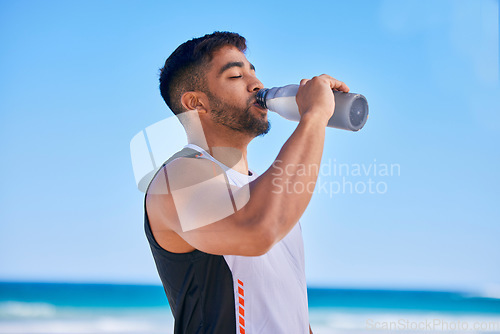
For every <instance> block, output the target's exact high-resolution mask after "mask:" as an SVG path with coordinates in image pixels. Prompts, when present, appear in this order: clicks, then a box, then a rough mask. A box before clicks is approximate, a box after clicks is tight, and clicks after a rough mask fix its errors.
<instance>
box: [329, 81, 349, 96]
mask: <svg viewBox="0 0 500 334" xmlns="http://www.w3.org/2000/svg"><path fill="white" fill-rule="evenodd" d="M332 88H333V89H335V90H340V91H342V92H344V93H348V92H349V87H347V85H346V84H345V83H344V82H342V81H338V80H335V82H334V84H333V87H332Z"/></svg>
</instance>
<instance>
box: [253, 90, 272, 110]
mask: <svg viewBox="0 0 500 334" xmlns="http://www.w3.org/2000/svg"><path fill="white" fill-rule="evenodd" d="M268 91H269V89H268V88H262V89H261V90H259V91H258V92H257V95H256V96H255V98H256V99H257V103H258V104H259V106H261V107H262V108H264V109H267V105H266V97H267V92H268Z"/></svg>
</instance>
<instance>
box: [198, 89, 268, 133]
mask: <svg viewBox="0 0 500 334" xmlns="http://www.w3.org/2000/svg"><path fill="white" fill-rule="evenodd" d="M206 94H207V96H208V98H209V99H210V104H211V106H212V108H211V113H210V115H211V118H212V120H213V121H214V122H215V123H218V124H221V125H224V126H226V127H228V128H230V129H232V130H234V131H237V132H243V133H246V134H249V135H252V136H254V137H257V136H263V135H265V134H266V133H268V132H269V130H270V129H271V123H270V122H269V121H268V120H266V117H265V115H254V114H253V113H252V112H250V108H251V107H252V106H253V103H254V102H255V97H253V98H251V99H249V100H248V101H247V105H248V107H247V108H245V109H243V110H242V108H241V107H237V106H234V105H231V104H229V103H225V102H223V101H222V100H221V99H219V98H218V97H216V96H215V95H213V94H212V93H210V92H206Z"/></svg>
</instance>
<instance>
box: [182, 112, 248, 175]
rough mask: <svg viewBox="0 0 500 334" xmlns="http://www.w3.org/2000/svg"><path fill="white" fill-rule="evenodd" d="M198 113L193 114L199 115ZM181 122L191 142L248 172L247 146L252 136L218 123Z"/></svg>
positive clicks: (228, 163) (236, 167)
mask: <svg viewBox="0 0 500 334" xmlns="http://www.w3.org/2000/svg"><path fill="white" fill-rule="evenodd" d="M196 114H197V113H196ZM196 114H193V115H194V116H197V115H196ZM193 115H192V116H193ZM181 123H183V125H184V128H185V130H186V134H187V139H188V143H189V144H194V145H197V146H199V147H201V148H203V149H204V150H206V151H207V152H208V153H210V155H211V156H212V157H214V158H215V159H216V160H218V161H220V162H221V163H223V164H224V165H226V166H228V167H230V168H232V169H234V170H236V171H237V172H240V173H242V174H245V175H246V174H248V160H247V147H248V144H249V143H250V141H252V139H253V137H252V136H250V135H248V134H247V133H243V132H239V131H235V130H233V129H230V128H228V127H227V126H224V125H221V124H216V123H208V122H203V125H202V123H201V122H199V123H198V122H195V124H193V122H189V126H187V125H188V124H187V122H183V121H181ZM193 125H196V126H193Z"/></svg>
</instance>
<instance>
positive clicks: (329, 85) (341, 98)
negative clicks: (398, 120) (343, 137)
mask: <svg viewBox="0 0 500 334" xmlns="http://www.w3.org/2000/svg"><path fill="white" fill-rule="evenodd" d="M299 90H300V93H299ZM332 92H333V94H332ZM348 92H349V87H347V85H346V84H345V83H343V82H342V81H339V80H336V79H334V78H332V77H330V76H328V75H325V74H323V75H320V76H319V77H314V78H312V79H311V80H306V79H304V80H302V81H301V82H300V86H299V85H287V86H283V87H273V88H263V89H261V90H260V91H258V92H257V95H256V99H257V103H259V105H260V106H261V107H262V108H266V109H269V110H271V111H274V112H276V113H278V114H279V115H281V116H282V117H284V118H286V119H289V120H291V121H296V122H300V120H301V118H302V116H301V115H302V114H307V113H311V112H312V114H311V115H312V116H313V117H316V116H315V115H314V113H324V114H323V115H322V116H321V115H320V116H319V117H327V116H328V115H330V119H329V120H328V124H327V126H328V127H331V128H337V129H344V130H349V131H359V130H360V129H361V128H362V127H363V126H364V125H365V123H366V121H367V119H368V102H367V100H366V98H365V97H364V96H363V95H361V94H353V93H348ZM311 109H317V110H314V111H313V110H311ZM332 114H333V116H332Z"/></svg>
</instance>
